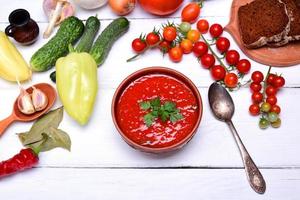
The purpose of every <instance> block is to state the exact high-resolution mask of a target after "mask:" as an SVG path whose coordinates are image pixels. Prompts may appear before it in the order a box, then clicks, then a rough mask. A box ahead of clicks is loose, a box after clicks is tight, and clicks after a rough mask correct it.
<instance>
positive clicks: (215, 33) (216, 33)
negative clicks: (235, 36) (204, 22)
mask: <svg viewBox="0 0 300 200" xmlns="http://www.w3.org/2000/svg"><path fill="white" fill-rule="evenodd" d="M209 32H210V34H211V36H212V37H214V38H217V37H220V36H221V35H222V33H223V27H222V26H221V25H220V24H213V25H211V27H210V29H209Z"/></svg>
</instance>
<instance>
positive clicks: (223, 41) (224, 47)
mask: <svg viewBox="0 0 300 200" xmlns="http://www.w3.org/2000/svg"><path fill="white" fill-rule="evenodd" d="M216 47H217V49H218V50H219V52H220V53H225V52H226V51H228V49H229V47H230V41H229V40H228V39H227V38H225V37H219V38H218V39H217V41H216Z"/></svg>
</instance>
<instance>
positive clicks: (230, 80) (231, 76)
mask: <svg viewBox="0 0 300 200" xmlns="http://www.w3.org/2000/svg"><path fill="white" fill-rule="evenodd" d="M238 82H239V79H238V76H237V75H236V74H235V73H228V74H226V76H225V78H224V83H225V85H226V86H227V87H229V88H235V87H236V86H237V85H238Z"/></svg>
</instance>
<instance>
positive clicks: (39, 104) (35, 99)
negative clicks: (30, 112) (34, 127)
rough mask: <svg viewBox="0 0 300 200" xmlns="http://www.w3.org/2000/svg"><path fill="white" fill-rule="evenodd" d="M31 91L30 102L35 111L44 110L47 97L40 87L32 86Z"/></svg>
mask: <svg viewBox="0 0 300 200" xmlns="http://www.w3.org/2000/svg"><path fill="white" fill-rule="evenodd" d="M32 88H33V91H32V94H31V99H32V104H33V106H34V109H35V110H36V111H41V110H44V109H45V108H46V107H47V105H48V97H47V96H46V95H45V93H44V92H42V91H41V90H40V89H37V88H35V87H34V86H32Z"/></svg>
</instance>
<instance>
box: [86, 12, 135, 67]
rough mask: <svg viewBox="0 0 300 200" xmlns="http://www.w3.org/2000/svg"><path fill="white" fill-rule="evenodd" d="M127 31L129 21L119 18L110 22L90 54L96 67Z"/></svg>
mask: <svg viewBox="0 0 300 200" xmlns="http://www.w3.org/2000/svg"><path fill="white" fill-rule="evenodd" d="M128 29H129V21H128V20H127V19H126V18H125V17H120V18H117V19H115V20H114V21H113V22H111V23H110V24H109V25H108V26H107V27H106V28H105V29H104V31H103V32H102V33H101V34H100V36H99V37H98V38H97V40H96V42H95V43H94V45H93V46H92V49H91V51H90V54H91V55H92V57H93V58H94V59H95V61H96V63H97V65H98V66H100V65H102V64H103V63H104V61H105V59H106V57H107V55H108V53H109V51H110V49H111V47H112V45H113V44H114V42H115V41H116V40H117V39H118V38H119V37H121V36H122V35H123V34H124V33H125V32H126V31H127V30H128Z"/></svg>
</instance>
